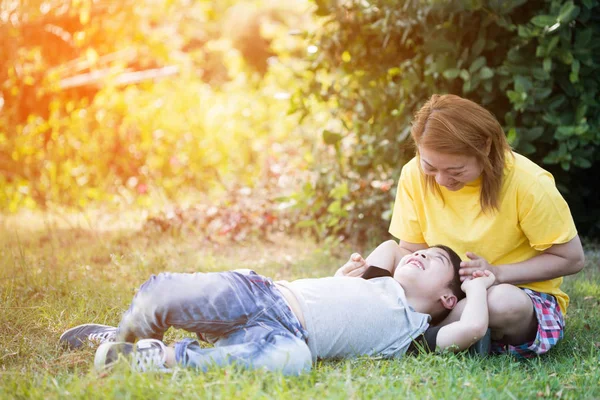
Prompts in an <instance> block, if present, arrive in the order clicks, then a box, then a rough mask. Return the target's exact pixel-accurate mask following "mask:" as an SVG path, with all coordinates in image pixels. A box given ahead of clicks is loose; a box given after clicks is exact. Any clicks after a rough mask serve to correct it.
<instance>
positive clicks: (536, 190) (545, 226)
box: [518, 172, 577, 251]
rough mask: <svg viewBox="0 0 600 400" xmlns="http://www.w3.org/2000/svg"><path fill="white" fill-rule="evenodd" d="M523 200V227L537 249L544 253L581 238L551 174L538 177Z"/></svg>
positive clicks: (521, 204)
mask: <svg viewBox="0 0 600 400" xmlns="http://www.w3.org/2000/svg"><path fill="white" fill-rule="evenodd" d="M519 198H520V200H519V203H518V207H519V224H520V225H521V229H522V230H523V233H525V236H527V239H529V243H530V245H531V247H533V248H534V249H536V250H538V251H544V250H546V249H548V248H549V247H551V246H552V245H554V244H561V243H566V242H568V241H570V240H571V239H573V238H574V237H575V236H576V235H577V229H576V228H575V222H574V221H573V216H572V215H571V210H569V205H568V204H567V202H566V201H565V199H564V198H563V197H562V195H561V194H560V192H559V191H558V189H557V188H556V185H555V183H554V178H553V177H552V175H551V174H550V173H548V172H544V173H542V174H539V175H538V176H536V179H535V181H534V182H532V184H531V185H530V186H529V187H528V188H527V189H526V190H524V191H523V193H520V195H519Z"/></svg>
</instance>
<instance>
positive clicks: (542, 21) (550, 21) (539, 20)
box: [531, 15, 556, 28]
mask: <svg viewBox="0 0 600 400" xmlns="http://www.w3.org/2000/svg"><path fill="white" fill-rule="evenodd" d="M531 23H532V24H534V25H535V26H539V27H540V28H545V27H547V26H551V25H554V24H555V23H556V17H553V16H552V15H536V16H535V17H533V18H531Z"/></svg>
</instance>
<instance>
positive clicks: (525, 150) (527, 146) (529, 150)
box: [519, 142, 535, 155]
mask: <svg viewBox="0 0 600 400" xmlns="http://www.w3.org/2000/svg"><path fill="white" fill-rule="evenodd" d="M519 150H521V153H522V154H523V155H527V154H533V153H535V146H534V145H532V144H531V143H528V142H523V143H521V144H519Z"/></svg>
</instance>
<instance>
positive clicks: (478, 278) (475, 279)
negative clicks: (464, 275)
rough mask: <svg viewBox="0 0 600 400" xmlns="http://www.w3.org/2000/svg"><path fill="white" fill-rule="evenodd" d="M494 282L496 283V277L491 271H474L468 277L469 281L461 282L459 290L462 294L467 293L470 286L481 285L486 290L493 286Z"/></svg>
mask: <svg viewBox="0 0 600 400" xmlns="http://www.w3.org/2000/svg"><path fill="white" fill-rule="evenodd" d="M495 281H496V277H495V276H494V274H493V273H492V272H491V271H489V270H485V271H483V270H476V271H475V272H473V274H472V275H471V276H470V277H469V279H467V280H465V281H464V282H463V284H462V285H461V286H460V288H461V289H462V291H463V292H465V293H467V291H468V290H469V289H470V287H471V286H473V285H483V286H484V287H485V289H486V290H487V289H489V288H490V286H492V285H493V284H494V282H495Z"/></svg>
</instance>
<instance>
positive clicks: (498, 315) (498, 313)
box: [487, 284, 533, 323]
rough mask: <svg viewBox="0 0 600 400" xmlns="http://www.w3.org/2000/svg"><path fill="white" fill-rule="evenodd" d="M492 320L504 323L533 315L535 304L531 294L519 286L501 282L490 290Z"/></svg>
mask: <svg viewBox="0 0 600 400" xmlns="http://www.w3.org/2000/svg"><path fill="white" fill-rule="evenodd" d="M487 300H488V309H489V314H490V322H492V320H494V321H496V322H497V321H498V320H501V321H503V322H504V323H511V322H512V321H517V322H519V321H521V322H522V321H523V319H524V318H527V317H531V315H532V313H533V304H532V302H531V299H530V298H529V296H528V295H527V294H526V293H525V292H523V291H522V290H521V289H519V288H518V287H517V286H513V285H509V284H500V285H496V286H492V287H491V288H490V289H489V290H488V296H487Z"/></svg>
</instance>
